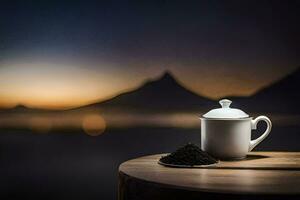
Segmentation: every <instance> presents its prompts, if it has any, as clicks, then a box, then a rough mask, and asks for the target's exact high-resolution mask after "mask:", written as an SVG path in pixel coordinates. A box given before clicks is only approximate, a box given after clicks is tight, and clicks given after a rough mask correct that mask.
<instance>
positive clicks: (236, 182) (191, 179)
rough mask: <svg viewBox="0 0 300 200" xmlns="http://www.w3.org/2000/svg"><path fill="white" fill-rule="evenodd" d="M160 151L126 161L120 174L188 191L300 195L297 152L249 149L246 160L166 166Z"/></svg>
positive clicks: (121, 166) (299, 158) (298, 156)
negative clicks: (217, 164) (214, 165)
mask: <svg viewBox="0 0 300 200" xmlns="http://www.w3.org/2000/svg"><path fill="white" fill-rule="evenodd" d="M161 155H162V154H159V155H151V156H145V157H141V158H137V159H133V160H129V161H127V162H125V163H123V164H121V165H120V167H119V172H120V174H124V175H126V176H128V177H131V178H133V179H137V180H139V181H144V182H147V183H154V184H155V185H162V186H164V187H166V186H167V187H171V188H179V189H184V190H190V191H202V192H216V193H224V194H226V193H227V194H270V195H300V168H299V166H300V153H297V152H252V153H250V154H249V157H248V158H247V159H246V160H242V161H222V162H221V163H220V166H222V167H219V168H192V169H191V168H170V167H165V166H161V165H159V164H158V163H157V161H158V159H159V158H160V157H161Z"/></svg>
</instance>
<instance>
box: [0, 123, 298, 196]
mask: <svg viewBox="0 0 300 200" xmlns="http://www.w3.org/2000/svg"><path fill="white" fill-rule="evenodd" d="M299 139H300V131H299V127H276V126H275V127H274V129H273V131H272V132H271V134H270V136H269V137H268V138H267V139H266V140H265V141H264V142H263V143H262V144H260V145H259V146H258V147H257V148H256V149H255V150H274V151H300V145H299ZM187 142H194V143H198V144H199V143H200V130H199V129H172V128H132V129H126V130H125V129H119V130H108V131H106V132H105V134H103V135H101V136H98V137H90V136H87V135H85V134H84V133H81V132H77V133H49V134H34V133H31V132H30V131H24V130H23V131H21V130H20V131H17V130H14V131H12V130H1V134H0V177H1V178H0V195H1V199H16V198H18V199H27V198H30V199H55V200H60V199H64V200H65V199H72V200H73V199H74V200H76V199H82V200H86V199H98V200H99V199H106V200H109V199H116V198H117V182H118V177H117V176H118V173H117V172H118V166H119V164H120V163H122V162H123V161H125V160H128V159H131V158H134V157H138V156H142V155H147V154H155V153H162V152H170V151H173V150H175V149H176V148H177V147H178V146H179V145H183V144H185V143H187Z"/></svg>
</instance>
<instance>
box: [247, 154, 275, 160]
mask: <svg viewBox="0 0 300 200" xmlns="http://www.w3.org/2000/svg"><path fill="white" fill-rule="evenodd" d="M269 157H270V156H263V155H256V154H251V155H247V156H246V158H245V159H244V160H258V159H263V158H269Z"/></svg>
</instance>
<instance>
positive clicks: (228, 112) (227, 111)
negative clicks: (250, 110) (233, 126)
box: [203, 99, 249, 119]
mask: <svg viewBox="0 0 300 200" xmlns="http://www.w3.org/2000/svg"><path fill="white" fill-rule="evenodd" d="M219 103H220V104H221V106H222V108H216V109H212V110H211V111H209V112H208V113H206V114H204V115H203V117H205V118H211V119H237V118H247V117H249V115H248V114H246V113H245V112H244V111H242V110H240V109H236V108H230V107H229V106H230V104H231V103H232V101H230V100H228V99H222V100H220V101H219Z"/></svg>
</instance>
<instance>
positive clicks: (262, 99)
mask: <svg viewBox="0 0 300 200" xmlns="http://www.w3.org/2000/svg"><path fill="white" fill-rule="evenodd" d="M232 100H233V101H236V102H237V104H238V105H240V106H244V107H246V108H248V109H249V110H251V111H257V112H260V111H263V112H275V113H298V114H300V68H298V69H297V70H296V71H294V72H292V73H290V74H289V75H287V76H286V77H284V78H282V79H280V80H278V81H276V82H275V83H273V84H271V85H269V86H266V87H264V88H262V89H261V90H259V91H258V92H256V93H255V94H254V95H252V96H250V97H236V98H232Z"/></svg>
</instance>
